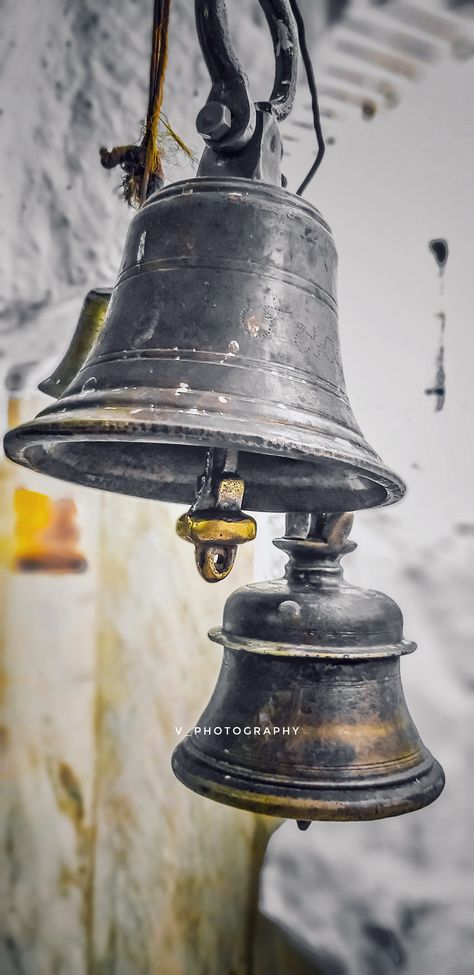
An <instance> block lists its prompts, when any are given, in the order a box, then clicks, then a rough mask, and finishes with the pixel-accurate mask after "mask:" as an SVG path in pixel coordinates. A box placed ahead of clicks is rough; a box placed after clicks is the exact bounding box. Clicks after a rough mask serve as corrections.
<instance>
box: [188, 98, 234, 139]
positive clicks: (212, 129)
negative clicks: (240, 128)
mask: <svg viewBox="0 0 474 975" xmlns="http://www.w3.org/2000/svg"><path fill="white" fill-rule="evenodd" d="M196 126H197V130H198V132H199V135H202V137H203V139H212V140H213V141H215V142H218V141H219V139H222V138H223V137H224V136H225V135H226V133H227V132H229V131H230V129H231V128H232V113H231V111H230V109H229V108H227V105H223V104H222V103H221V102H208V103H207V105H204V108H201V111H200V112H199V115H198V117H197V119H196Z"/></svg>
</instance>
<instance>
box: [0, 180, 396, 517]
mask: <svg viewBox="0 0 474 975" xmlns="http://www.w3.org/2000/svg"><path fill="white" fill-rule="evenodd" d="M336 266H337V257H336V251H335V247H334V242H333V239H332V236H331V233H330V230H329V227H328V226H327V224H326V223H325V221H324V220H323V218H322V217H321V215H320V214H319V213H318V211H317V210H315V208H314V207H312V206H311V205H310V204H309V203H308V202H306V201H304V200H302V199H301V198H300V197H298V196H294V195H293V194H291V193H288V192H286V191H285V190H282V189H281V188H279V187H276V186H271V185H269V184H264V183H259V182H254V181H252V180H248V179H241V178H237V177H227V178H219V179H217V178H211V177H209V178H196V179H192V180H188V181H184V182H182V183H176V184H173V185H171V186H168V187H167V188H165V189H163V190H161V191H160V192H158V193H156V194H154V195H153V196H152V197H151V198H150V199H149V200H148V202H147V203H146V205H145V206H143V207H142V208H141V210H140V211H139V212H138V213H137V214H136V216H135V217H134V219H133V220H132V223H131V226H130V229H129V233H128V237H127V242H126V245H125V252H124V257H123V261H122V265H121V269H120V273H119V276H118V280H117V283H116V285H115V287H114V289H113V292H112V297H111V300H110V304H109V308H108V313H107V318H106V320H105V323H104V324H103V326H102V328H101V330H100V333H99V334H98V335H97V338H96V341H95V343H94V345H93V347H92V348H91V351H90V354H89V356H88V358H87V359H86V361H85V362H84V363H83V364H82V365H81V368H80V369H79V371H78V373H77V375H76V376H75V378H74V379H73V380H72V382H70V384H69V386H68V388H67V389H66V390H65V391H64V392H63V393H62V395H61V397H60V399H59V400H58V401H57V402H56V403H55V404H53V405H51V406H48V407H47V409H45V410H44V411H43V412H42V413H41V414H40V415H39V416H38V417H37V418H36V419H35V420H33V421H31V422H30V423H27V424H25V425H23V426H22V427H20V428H19V429H17V430H13V431H10V432H9V433H8V435H7V437H6V441H5V449H6V452H7V454H8V456H9V457H10V458H11V459H12V460H16V461H17V462H19V463H21V464H24V465H26V466H29V467H32V468H33V469H35V470H39V471H44V472H45V473H47V474H50V475H53V476H56V477H60V478H63V479H65V480H72V481H78V482H80V483H83V484H88V485H91V486H93V487H99V488H103V489H106V490H112V491H118V492H123V493H128V494H134V495H138V496H142V497H152V498H158V499H162V500H169V501H179V502H185V503H186V502H188V503H190V502H191V501H192V500H193V499H194V496H195V492H196V480H197V478H198V476H199V475H200V474H201V472H202V470H203V469H204V465H205V457H206V453H207V450H208V449H209V448H210V447H219V448H225V449H233V450H237V451H238V453H239V474H240V475H241V477H242V478H243V480H244V482H245V496H244V502H243V503H244V505H245V506H246V507H247V508H250V509H253V510H257V511H258V510H268V511H271V510H274V511H301V510H311V511H324V510H328V509H329V510H333V511H334V510H341V511H342V510H353V509H357V508H364V507H371V506H374V505H381V504H388V503H390V502H392V501H395V500H397V499H398V498H399V497H400V496H401V495H402V494H403V490H404V488H403V484H402V482H401V481H400V479H399V478H398V477H397V476H396V475H395V474H393V473H392V472H391V471H390V470H388V469H387V468H386V467H385V466H384V465H383V463H382V461H381V460H380V458H379V457H378V456H377V454H376V453H375V451H374V450H373V449H372V448H371V447H370V446H369V445H368V444H367V442H366V441H365V439H364V437H363V436H362V434H361V432H360V429H359V427H358V426H357V423H356V421H355V418H354V416H353V413H352V410H351V407H350V404H349V401H348V399H347V395H346V391H345V384H344V377H343V371H342V365H341V356H340V348H339V336H338V324H337V305H336V290H335V285H336Z"/></svg>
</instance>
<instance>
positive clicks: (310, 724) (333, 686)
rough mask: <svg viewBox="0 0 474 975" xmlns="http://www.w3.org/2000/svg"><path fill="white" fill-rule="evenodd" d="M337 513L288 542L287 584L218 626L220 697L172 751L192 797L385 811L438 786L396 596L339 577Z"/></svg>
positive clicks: (401, 809) (248, 600)
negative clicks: (405, 675)
mask: <svg viewBox="0 0 474 975" xmlns="http://www.w3.org/2000/svg"><path fill="white" fill-rule="evenodd" d="M342 517H344V516H342ZM338 521H339V527H340V524H341V522H340V519H336V520H334V518H330V519H329V521H328V522H327V523H326V524H325V523H324V520H320V521H319V522H318V524H315V523H314V522H313V523H312V524H311V525H310V526H309V534H308V537H307V538H301V537H300V538H285V539H283V540H280V542H279V544H280V546H281V547H283V548H284V549H286V551H287V552H288V553H289V554H290V561H289V563H288V566H287V571H286V577H285V579H283V580H281V581H279V582H273V583H266V584H262V585H251V586H246V587H244V588H243V589H240V590H238V591H237V592H236V593H234V594H233V595H232V596H231V597H230V598H229V599H228V601H227V604H226V607H225V610H224V624H223V627H222V629H221V630H215V631H211V634H210V635H211V639H213V640H215V641H216V642H218V643H221V644H222V645H223V646H224V659H223V663H222V668H221V672H220V675H219V678H218V681H217V685H216V688H215V691H214V693H213V696H212V698H211V701H210V703H209V705H208V707H207V708H206V710H205V711H204V713H203V715H202V716H201V718H200V720H199V721H198V724H197V727H196V728H195V729H194V731H193V732H192V733H191V734H190V735H188V737H187V738H186V739H185V740H184V741H183V742H181V743H180V744H179V745H178V747H177V748H176V750H175V752H174V755H173V769H174V772H175V774H176V775H177V777H178V778H179V779H180V780H181V781H182V782H183V783H184V784H185V785H187V786H189V787H190V788H191V789H193V790H194V791H196V792H199V793H200V794H202V795H205V796H208V797H210V798H212V799H216V800H218V801H219V802H224V803H228V804H229V805H233V806H239V807H241V808H244V809H248V810H253V811H255V812H266V813H268V814H271V815H276V816H286V817H289V818H295V819H298V820H312V819H331V820H357V819H360V820H362V819H381V818H383V817H386V816H395V815H399V814H401V813H405V812H410V811H412V810H414V809H418V808H421V807H422V806H425V805H428V803H430V802H432V801H433V800H434V799H436V797H437V796H438V795H439V793H440V792H441V790H442V788H443V785H444V775H443V771H442V769H441V766H440V765H439V764H438V763H437V762H436V761H435V760H434V759H433V757H432V756H431V754H430V753H429V752H428V750H427V749H426V748H425V746H424V745H423V743H422V741H421V739H420V737H419V735H418V733H417V730H416V728H415V726H414V724H413V722H412V720H411V717H410V714H409V712H408V708H407V705H406V702H405V698H404V695H403V690H402V685H401V680H400V661H399V657H400V655H401V654H405V653H409V652H411V651H412V650H414V649H415V646H414V644H409V643H406V641H405V640H404V639H403V632H402V615H401V613H400V610H399V609H398V607H397V605H396V604H395V603H394V602H393V601H392V600H391V599H389V598H388V596H384V595H383V594H382V593H377V592H372V591H370V590H362V589H356V588H355V587H353V586H350V585H349V584H348V583H346V582H344V581H343V579H342V570H341V568H340V565H339V559H340V556H341V554H344V552H345V551H347V550H348V549H350V548H351V547H353V546H351V544H350V543H346V538H345V536H346V533H347V531H346V530H347V524H346V525H344V526H343V529H342V531H340V530H338ZM327 529H329V530H327ZM331 535H332V538H331ZM336 539H338V542H337V544H336V547H335V542H336ZM337 545H338V547H339V553H337V550H336V549H337Z"/></svg>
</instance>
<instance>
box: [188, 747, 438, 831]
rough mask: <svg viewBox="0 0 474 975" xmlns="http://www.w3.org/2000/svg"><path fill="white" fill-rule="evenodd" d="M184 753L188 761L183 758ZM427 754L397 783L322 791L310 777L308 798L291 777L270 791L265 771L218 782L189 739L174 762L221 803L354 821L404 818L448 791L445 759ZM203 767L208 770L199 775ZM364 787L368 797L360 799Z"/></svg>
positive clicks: (196, 785) (286, 815)
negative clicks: (445, 789) (191, 765)
mask: <svg viewBox="0 0 474 975" xmlns="http://www.w3.org/2000/svg"><path fill="white" fill-rule="evenodd" d="M188 751H191V755H190V759H189V761H190V762H192V764H193V767H194V769H195V771H191V770H190V768H189V764H188V762H187V757H188ZM196 751H197V750H196ZM182 756H184V759H185V760H184V762H181V757H182ZM424 758H425V762H424V763H423V764H424V765H425V766H426V767H425V770H424V771H422V770H420V766H419V765H418V766H415V767H413V768H412V770H411V774H410V775H409V776H406V777H405V778H404V779H403V780H401V781H400V782H398V783H396V784H393V785H391V784H390V782H387V781H385V782H383V781H379V782H378V784H377V785H376V786H375V785H374V786H368V785H367V783H366V782H361V783H360V784H357V783H354V782H353V783H351V785H350V787H348V784H347V783H344V784H342V783H340V784H338V785H334V786H332V787H327V785H326V786H325V787H324V788H319V789H317V790H316V789H315V787H314V785H313V786H312V785H311V783H310V782H309V781H308V783H306V784H305V787H304V788H305V790H306V791H307V793H308V795H306V796H303V797H302V796H301V795H298V794H297V790H296V789H295V788H294V785H293V789H292V780H291V779H288V780H287V781H286V783H285V784H281V786H280V788H279V789H275V788H274V789H273V791H272V792H270V791H269V783H268V780H267V779H265V781H264V782H263V780H262V781H261V782H260V781H259V774H258V773H257V774H255V773H254V772H251V773H249V774H248V776H246V777H242V778H239V776H236V775H233V776H229V777H228V779H225V778H224V776H223V775H222V780H221V779H218V780H217V781H216V779H215V778H212V777H211V776H210V775H209V770H210V769H212V764H211V763H210V762H208V761H206V759H207V756H205V757H203V754H202V753H201V752H198V753H197V754H194V749H193V750H190V749H189V744H188V742H187V741H186V742H180V744H179V745H178V746H177V747H176V748H175V750H174V752H173V755H172V760H171V764H172V769H173V772H174V775H175V776H176V778H177V779H178V780H179V781H180V782H181V783H182V785H184V786H186V787H187V788H189V789H191V790H192V791H193V792H196V793H198V795H201V796H203V797H205V798H208V799H212V800H214V801H215V802H220V803H223V804H225V805H228V806H233V807H234V808H238V809H243V810H246V811H247V812H253V813H259V814H263V815H267V816H276V817H278V818H283V819H300V820H310V821H340V822H344V821H345V822H351V821H352V822H354V821H369V820H376V819H387V818H391V817H393V816H401V815H404V814H406V813H409V812H415V811H416V810H418V809H423V808H424V807H426V806H429V805H431V803H433V802H434V801H435V800H436V799H437V798H438V797H439V796H440V795H441V793H442V791H443V789H444V786H445V775H444V771H443V768H442V766H441V765H440V763H439V762H438V761H437V760H436V759H435V758H434V757H433V756H432V755H431V753H430V752H429V751H428V750H427V749H425V750H424ZM197 768H200V769H202V770H203V772H202V773H201V774H199V773H198V771H197ZM421 769H423V765H422V766H421ZM206 773H207V777H205V776H206ZM230 780H233V781H232V782H231V784H227V783H229V782H230ZM249 782H251V784H252V790H251V791H250V790H249V789H248V784H249ZM246 786H247V788H246ZM312 789H313V792H312V794H311V791H312ZM285 790H286V791H285ZM300 791H303V790H300ZM358 791H359V792H360V793H364V795H363V796H359V797H357V792H358Z"/></svg>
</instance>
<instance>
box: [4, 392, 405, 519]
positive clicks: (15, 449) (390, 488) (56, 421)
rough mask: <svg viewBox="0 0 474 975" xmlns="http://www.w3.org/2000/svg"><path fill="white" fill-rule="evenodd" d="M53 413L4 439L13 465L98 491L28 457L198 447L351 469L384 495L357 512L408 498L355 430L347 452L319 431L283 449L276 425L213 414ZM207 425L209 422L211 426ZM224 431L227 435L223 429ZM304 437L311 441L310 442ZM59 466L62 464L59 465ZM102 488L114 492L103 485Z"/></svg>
mask: <svg viewBox="0 0 474 975" xmlns="http://www.w3.org/2000/svg"><path fill="white" fill-rule="evenodd" d="M49 409H51V408H48V410H49ZM53 410H54V412H51V414H50V415H49V416H48V415H47V411H44V412H43V413H40V414H39V416H37V417H36V418H34V419H32V420H30V421H28V422H26V423H23V424H21V425H20V426H18V427H15V428H13V429H12V430H9V431H8V432H7V433H6V434H5V437H4V449H5V453H6V455H7V457H8V458H9V460H11V461H13V462H15V463H17V464H20V465H21V466H23V467H27V468H29V469H31V470H35V471H37V472H38V473H44V474H47V475H48V476H51V477H55V478H59V479H60V480H64V481H69V482H71V481H72V482H73V483H79V484H82V485H84V486H88V487H94V484H92V483H91V478H92V477H93V476H94V475H90V476H88V475H87V471H83V470H82V468H81V469H79V470H78V469H77V468H74V473H75V474H76V475H77V474H79V475H82V476H80V477H75V478H71V476H70V473H71V472H69V473H67V472H66V471H65V469H62V470H59V469H56V470H54V469H52V467H53V465H54V461H53V462H52V463H43V462H42V463H41V464H34V463H32V462H31V460H29V459H28V456H27V452H28V451H31V449H32V448H34V447H43V448H44V450H45V452H46V455H47V456H49V457H50V456H51V455H50V454H49V453H48V449H47V448H48V447H53V446H56V447H57V446H58V445H59V444H64V445H65V444H68V445H70V446H73V445H74V444H77V443H84V442H88V441H94V442H106V443H110V442H115V443H129V444H131V443H134V444H135V443H138V442H140V443H144V444H152V443H155V444H156V445H157V446H159V445H160V444H161V445H168V446H171V445H175V446H177V447H185V446H195V447H196V446H197V447H203V448H205V449H209V448H211V447H219V448H223V449H230V450H238V451H239V452H242V453H250V454H255V455H267V456H268V455H269V456H272V457H274V458H278V457H281V458H282V459H287V460H295V461H305V462H306V463H312V462H313V463H315V464H317V463H321V462H323V461H328V462H333V463H335V464H340V465H341V466H342V465H350V466H351V467H352V468H353V473H354V475H356V476H357V475H360V476H361V477H363V478H364V479H366V480H368V481H369V482H370V483H371V484H372V485H374V486H375V487H378V488H379V489H381V490H382V491H383V492H384V495H383V496H381V497H380V498H371V499H370V503H369V502H368V501H365V503H364V498H363V497H360V496H359V495H358V494H357V493H356V491H354V496H353V498H352V499H351V501H353V505H352V510H364V509H367V508H373V507H385V506H387V505H390V504H394V503H396V502H397V501H399V500H401V498H403V496H404V494H405V491H406V486H405V484H404V482H403V480H402V479H401V478H400V477H399V476H398V475H397V474H395V473H394V472H393V471H391V470H390V469H389V468H387V467H385V465H384V464H383V462H382V461H381V460H380V458H378V456H377V454H376V453H375V451H372V450H371V448H369V446H368V444H367V445H366V446H364V447H360V446H358V445H357V444H355V443H353V442H352V441H351V440H350V439H349V437H350V435H351V432H352V431H350V430H344V433H345V437H344V443H345V445H346V446H345V447H344V449H339V448H338V447H335V445H334V436H331V434H330V433H329V432H321V431H320V430H318V428H317V426H316V425H315V426H313V427H312V428H309V427H306V428H304V429H302V434H301V439H300V440H296V438H295V437H293V441H291V431H288V429H285V438H286V441H285V444H282V441H281V434H280V430H279V429H277V430H275V424H273V423H271V422H270V421H269V422H264V421H263V422H259V423H254V426H253V432H252V433H251V434H250V433H248V432H246V431H242V421H241V420H239V419H237V418H233V417H232V416H227V417H222V416H220V415H219V416H217V415H216V416H214V414H208V415H207V416H206V417H202V416H199V415H198V416H196V415H189V413H187V412H183V413H180V412H179V411H176V412H175V414H174V418H172V417H170V418H169V419H168V420H165V419H162V420H160V421H158V420H154V421H149V420H146V421H144V420H142V421H134V422H131V421H130V420H129V419H126V418H124V419H121V420H117V419H112V418H111V417H110V416H104V413H105V410H104V409H102V410H101V412H102V417H101V418H99V417H96V418H94V419H93V420H91V419H90V416H89V419H88V421H87V422H86V421H85V418H83V417H80V416H78V415H77V412H76V411H75V415H72V416H69V417H67V418H64V416H63V415H62V414H61V413H59V411H58V408H57V407H56V409H54V407H53ZM162 412H164V411H162ZM210 419H211V420H212V419H214V421H215V423H217V422H218V423H219V425H220V429H213V428H212V424H211V422H209V420H210ZM206 420H207V421H208V422H207V424H206ZM224 426H225V428H226V429H223V427H224ZM337 433H338V434H339V433H340V430H339V428H337ZM303 437H305V439H304V441H303ZM364 443H365V442H364ZM59 463H60V462H59V461H58V465H59ZM102 473H105V474H106V471H105V470H104V472H102ZM97 479H98V477H97ZM101 487H103V489H105V490H109V489H108V488H106V487H104V486H103V485H101ZM111 490H114V489H113V488H112V489H111ZM115 493H124V494H127V493H130V492H127V491H126V490H125V489H124V491H123V492H117V491H115ZM133 496H143V497H152V495H147V494H144V495H133ZM157 497H158V495H157ZM176 500H177V501H185V500H186V499H184V498H179V497H177V499H176ZM357 502H361V503H357ZM253 510H264V511H268V510H279V511H285V510H289V509H287V508H282V507H280V508H276V509H270V508H268V507H265V508H262V509H259V508H258V507H255V508H254V509H253ZM315 510H316V509H315Z"/></svg>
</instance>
